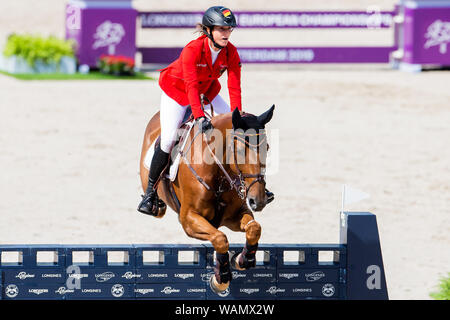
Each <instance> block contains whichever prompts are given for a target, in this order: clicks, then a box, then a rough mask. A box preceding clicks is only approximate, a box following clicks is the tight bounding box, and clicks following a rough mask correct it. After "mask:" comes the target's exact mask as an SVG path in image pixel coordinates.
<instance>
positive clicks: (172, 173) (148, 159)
mask: <svg viewBox="0 0 450 320" xmlns="http://www.w3.org/2000/svg"><path fill="white" fill-rule="evenodd" d="M186 125H187V133H186V135H185V136H183V141H182V143H183V145H182V146H181V148H180V150H183V149H184V147H185V146H186V142H187V141H188V139H185V138H184V137H186V136H188V135H189V133H190V132H191V129H192V127H193V126H194V121H190V122H188V123H186ZM156 140H158V139H155V141H153V143H152V145H151V146H150V148H148V150H147V153H146V154H145V158H144V167H146V168H147V169H149V170H150V165H151V163H152V159H153V154H154V153H155V142H156ZM180 161H181V155H180V153H179V152H177V153H176V156H175V159H172V163H171V165H170V168H169V175H168V176H166V177H167V178H169V179H170V181H174V180H175V179H176V177H177V173H178V167H179V165H180Z"/></svg>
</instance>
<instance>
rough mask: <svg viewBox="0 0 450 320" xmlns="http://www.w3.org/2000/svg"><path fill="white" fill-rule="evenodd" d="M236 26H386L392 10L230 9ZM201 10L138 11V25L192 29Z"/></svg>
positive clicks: (197, 21) (201, 14)
mask: <svg viewBox="0 0 450 320" xmlns="http://www.w3.org/2000/svg"><path fill="white" fill-rule="evenodd" d="M233 13H234V15H235V17H236V21H237V27H238V28H390V27H391V26H392V19H393V16H394V12H392V11H379V10H372V11H370V12H365V11H351V12H344V11H322V12H320V11H304V12H303V11H302V12H298V11H296V12H263V11H258V12H238V11H236V12H233ZM202 17H203V12H184V11H173V12H156V11H155V12H140V13H139V18H140V22H141V27H142V28H194V27H195V25H196V23H199V22H201V21H202Z"/></svg>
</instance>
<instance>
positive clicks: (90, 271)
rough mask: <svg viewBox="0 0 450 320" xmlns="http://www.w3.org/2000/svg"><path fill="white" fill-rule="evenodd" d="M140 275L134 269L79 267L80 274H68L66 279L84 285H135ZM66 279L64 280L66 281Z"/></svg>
mask: <svg viewBox="0 0 450 320" xmlns="http://www.w3.org/2000/svg"><path fill="white" fill-rule="evenodd" d="M140 277H141V275H140V274H139V273H136V270H135V269H134V268H127V267H120V268H119V267H114V268H111V267H110V268H90V267H83V266H80V273H69V274H68V275H67V278H68V279H71V280H73V279H77V280H81V284H84V283H135V282H136V280H137V279H139V278H140ZM67 278H66V279H67Z"/></svg>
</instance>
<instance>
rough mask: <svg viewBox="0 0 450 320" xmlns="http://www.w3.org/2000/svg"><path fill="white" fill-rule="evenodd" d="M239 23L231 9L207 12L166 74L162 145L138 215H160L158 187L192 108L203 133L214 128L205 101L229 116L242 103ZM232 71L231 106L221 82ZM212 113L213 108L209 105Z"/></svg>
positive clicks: (157, 148)
mask: <svg viewBox="0 0 450 320" xmlns="http://www.w3.org/2000/svg"><path fill="white" fill-rule="evenodd" d="M235 26H236V18H235V16H234V14H233V13H232V12H231V10H230V9H227V8H225V7H222V6H214V7H211V8H209V9H208V10H206V12H205V13H204V15H203V19H202V24H201V25H200V27H201V31H202V33H203V35H202V36H200V37H199V38H197V39H196V40H193V41H191V42H189V43H188V44H187V45H186V47H185V48H184V49H183V51H182V52H181V54H180V57H179V58H178V59H177V60H175V61H174V62H173V63H171V64H170V65H169V66H168V67H167V68H165V69H163V70H162V72H161V76H160V78H159V85H160V87H161V89H162V91H163V92H162V96H161V106H160V124H161V141H160V145H158V146H155V153H154V155H153V158H152V162H151V165H150V170H149V177H148V187H147V190H146V193H145V195H144V196H143V199H142V201H141V203H140V204H139V206H138V211H139V212H142V213H145V214H149V215H156V211H157V210H155V208H156V205H157V193H156V189H155V188H154V186H155V184H156V182H157V181H158V178H159V176H160V174H161V172H162V170H163V169H164V168H165V167H166V165H167V162H168V159H169V152H170V150H171V148H172V144H173V142H174V140H175V138H176V134H177V129H178V128H179V126H180V125H181V122H182V121H183V118H184V115H185V112H186V109H187V107H188V106H189V105H190V106H191V110H192V114H193V116H194V118H195V120H196V121H197V122H198V123H199V125H200V127H201V129H202V131H203V132H205V131H207V130H209V129H211V128H212V125H211V122H210V121H209V120H208V119H207V118H206V117H205V114H204V112H203V110H202V109H201V102H200V99H201V98H200V97H201V94H203V95H204V96H205V97H206V101H211V104H212V105H213V106H214V112H216V113H219V114H220V113H226V112H230V111H233V110H234V109H236V108H238V109H239V110H242V104H241V62H240V59H239V54H238V52H237V50H236V47H235V46H233V45H232V44H231V43H230V42H229V38H230V35H231V32H232V31H233V28H234V27H235ZM225 70H228V91H229V95H230V104H231V108H230V106H229V105H228V104H227V103H226V102H225V101H224V100H223V99H222V97H221V96H220V95H219V94H218V93H219V91H220V87H221V86H220V83H219V81H218V80H217V79H218V78H219V77H220V76H221V75H222V73H224V72H225ZM204 107H205V109H206V110H207V109H210V104H208V105H205V106H204Z"/></svg>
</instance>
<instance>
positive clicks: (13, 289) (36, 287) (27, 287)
mask: <svg viewBox="0 0 450 320" xmlns="http://www.w3.org/2000/svg"><path fill="white" fill-rule="evenodd" d="M61 286H62V285H61V284H45V283H39V284H36V283H34V284H33V283H32V284H29V283H17V282H15V283H13V282H5V283H4V285H3V290H2V297H3V299H8V300H40V299H44V300H49V299H52V300H54V299H56V300H58V299H63V296H62V295H58V294H56V292H57V291H58V289H59V288H60V287H61Z"/></svg>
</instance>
